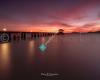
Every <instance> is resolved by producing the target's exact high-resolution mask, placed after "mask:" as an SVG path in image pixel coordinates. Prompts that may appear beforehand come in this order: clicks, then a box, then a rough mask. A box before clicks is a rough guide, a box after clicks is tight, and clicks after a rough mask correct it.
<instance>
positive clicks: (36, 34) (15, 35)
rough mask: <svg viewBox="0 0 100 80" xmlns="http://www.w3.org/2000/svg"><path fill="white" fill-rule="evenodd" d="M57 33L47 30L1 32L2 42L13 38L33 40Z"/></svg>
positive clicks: (0, 40) (0, 39)
mask: <svg viewBox="0 0 100 80" xmlns="http://www.w3.org/2000/svg"><path fill="white" fill-rule="evenodd" d="M54 34H55V33H47V32H0V42H10V41H12V40H15V41H16V40H32V39H34V38H37V37H47V36H52V35H54Z"/></svg>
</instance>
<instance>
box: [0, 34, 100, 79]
mask: <svg viewBox="0 0 100 80" xmlns="http://www.w3.org/2000/svg"><path fill="white" fill-rule="evenodd" d="M48 39H50V38H49V37H40V38H36V39H33V40H27V41H24V40H23V41H12V42H9V43H2V44H0V80H100V34H96V33H95V34H81V35H80V34H68V35H59V36H55V37H54V38H53V39H51V40H50V41H49V43H48V45H47V49H46V50H45V51H41V50H40V49H39V45H40V44H41V43H45V42H46V41H48Z"/></svg>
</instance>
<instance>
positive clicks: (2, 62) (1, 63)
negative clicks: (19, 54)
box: [0, 43, 11, 78]
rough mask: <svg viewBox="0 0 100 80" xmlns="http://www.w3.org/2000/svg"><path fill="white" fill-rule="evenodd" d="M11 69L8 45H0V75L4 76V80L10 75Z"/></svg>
mask: <svg viewBox="0 0 100 80" xmlns="http://www.w3.org/2000/svg"><path fill="white" fill-rule="evenodd" d="M10 68H11V46H10V43H4V44H1V45H0V73H1V74H2V75H6V76H5V78H6V77H7V76H8V75H10V73H9V72H10Z"/></svg>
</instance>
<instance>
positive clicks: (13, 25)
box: [0, 0, 100, 30]
mask: <svg viewBox="0 0 100 80" xmlns="http://www.w3.org/2000/svg"><path fill="white" fill-rule="evenodd" d="M90 24H91V26H90ZM92 24H93V25H92ZM94 24H95V25H99V24H100V0H0V30H1V29H2V27H4V26H6V28H7V29H9V30H15V29H17V30H19V29H23V28H30V29H32V28H34V29H35V28H36V27H39V28H40V27H41V28H42V27H43V26H44V27H45V26H49V27H54V26H57V27H60V26H62V27H65V28H67V27H76V28H78V27H79V28H80V27H86V26H87V25H89V28H90V27H94ZM41 25H42V26H41Z"/></svg>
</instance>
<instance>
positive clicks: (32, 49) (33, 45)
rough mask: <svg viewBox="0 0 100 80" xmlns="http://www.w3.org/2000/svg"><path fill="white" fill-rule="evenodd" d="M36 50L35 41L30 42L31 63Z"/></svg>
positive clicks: (29, 57)
mask: <svg viewBox="0 0 100 80" xmlns="http://www.w3.org/2000/svg"><path fill="white" fill-rule="evenodd" d="M34 50H35V42H34V40H32V41H29V43H28V60H29V62H32V59H33V56H34Z"/></svg>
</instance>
